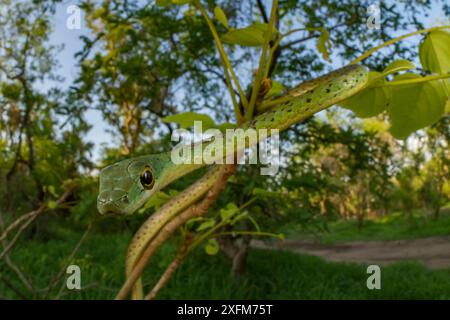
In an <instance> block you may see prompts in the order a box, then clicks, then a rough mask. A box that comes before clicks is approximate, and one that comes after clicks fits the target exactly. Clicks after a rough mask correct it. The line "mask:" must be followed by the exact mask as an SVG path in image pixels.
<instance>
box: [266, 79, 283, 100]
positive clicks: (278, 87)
mask: <svg viewBox="0 0 450 320" xmlns="http://www.w3.org/2000/svg"><path fill="white" fill-rule="evenodd" d="M284 90H285V88H284V86H283V85H282V84H281V83H279V82H278V81H274V80H272V88H270V90H269V92H267V94H266V98H268V97H273V96H277V95H279V94H280V93H282V92H283V91H284Z"/></svg>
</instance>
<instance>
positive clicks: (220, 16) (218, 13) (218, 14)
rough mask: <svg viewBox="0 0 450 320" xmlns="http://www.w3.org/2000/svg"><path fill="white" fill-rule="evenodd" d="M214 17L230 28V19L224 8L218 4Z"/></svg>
mask: <svg viewBox="0 0 450 320" xmlns="http://www.w3.org/2000/svg"><path fill="white" fill-rule="evenodd" d="M214 18H216V19H217V20H218V21H220V23H221V24H222V25H223V26H224V27H225V28H227V29H228V19H227V16H226V15H225V12H223V10H222V8H221V7H219V6H216V7H215V8H214Z"/></svg>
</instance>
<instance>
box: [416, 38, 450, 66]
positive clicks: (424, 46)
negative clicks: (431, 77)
mask: <svg viewBox="0 0 450 320" xmlns="http://www.w3.org/2000/svg"><path fill="white" fill-rule="evenodd" d="M419 56H420V63H421V64H422V67H423V68H424V69H425V70H427V71H431V72H434V73H440V74H445V73H448V72H449V71H450V33H448V32H446V31H441V30H438V31H433V32H430V33H429V34H428V35H427V36H426V38H425V40H424V41H423V42H422V43H421V44H420V46H419Z"/></svg>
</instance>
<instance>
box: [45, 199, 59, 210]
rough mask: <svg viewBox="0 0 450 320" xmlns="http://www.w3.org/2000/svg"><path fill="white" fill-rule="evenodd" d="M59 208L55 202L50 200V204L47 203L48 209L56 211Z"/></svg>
mask: <svg viewBox="0 0 450 320" xmlns="http://www.w3.org/2000/svg"><path fill="white" fill-rule="evenodd" d="M57 206H58V203H57V202H56V201H54V200H50V201H49V202H47V207H48V208H49V209H56V207H57Z"/></svg>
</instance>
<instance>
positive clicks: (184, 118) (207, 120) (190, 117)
mask: <svg viewBox="0 0 450 320" xmlns="http://www.w3.org/2000/svg"><path fill="white" fill-rule="evenodd" d="M162 121H164V122H166V123H169V122H174V123H177V124H178V125H179V126H180V127H181V128H183V129H186V128H190V127H192V126H193V125H194V121H201V123H202V129H203V130H207V129H209V128H213V127H214V126H215V123H214V120H213V119H211V117H210V116H209V115H207V114H202V113H196V112H191V111H189V112H183V113H178V114H174V115H171V116H167V117H165V118H162Z"/></svg>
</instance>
